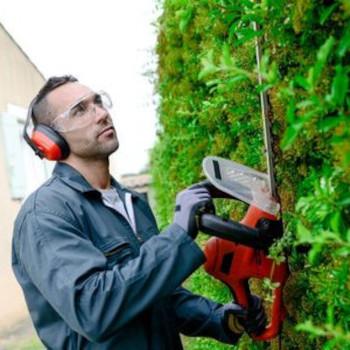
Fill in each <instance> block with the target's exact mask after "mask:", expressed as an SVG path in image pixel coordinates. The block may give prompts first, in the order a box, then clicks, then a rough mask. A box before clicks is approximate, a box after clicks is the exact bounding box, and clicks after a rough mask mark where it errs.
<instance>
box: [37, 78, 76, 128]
mask: <svg viewBox="0 0 350 350" xmlns="http://www.w3.org/2000/svg"><path fill="white" fill-rule="evenodd" d="M76 81H78V79H77V78H75V77H73V76H72V75H63V76H61V77H51V78H49V79H48V80H47V82H46V83H45V85H44V86H43V87H42V88H41V89H40V91H39V92H38V94H37V95H36V96H35V97H34V101H35V102H34V104H33V112H32V118H33V122H34V124H38V123H40V124H46V125H50V123H51V119H52V114H53V113H52V112H53V111H52V107H51V106H50V104H49V102H48V101H47V95H48V93H49V92H51V91H52V90H54V89H56V88H58V87H59V86H61V85H64V84H67V83H74V82H76Z"/></svg>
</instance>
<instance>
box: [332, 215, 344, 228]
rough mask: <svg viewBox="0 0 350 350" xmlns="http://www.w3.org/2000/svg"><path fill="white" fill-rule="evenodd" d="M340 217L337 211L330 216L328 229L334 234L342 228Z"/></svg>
mask: <svg viewBox="0 0 350 350" xmlns="http://www.w3.org/2000/svg"><path fill="white" fill-rule="evenodd" d="M342 225H343V223H342V216H341V213H340V212H339V211H337V212H335V213H333V214H332V216H331V220H330V227H331V229H332V230H333V231H334V232H340V230H341V227H342Z"/></svg>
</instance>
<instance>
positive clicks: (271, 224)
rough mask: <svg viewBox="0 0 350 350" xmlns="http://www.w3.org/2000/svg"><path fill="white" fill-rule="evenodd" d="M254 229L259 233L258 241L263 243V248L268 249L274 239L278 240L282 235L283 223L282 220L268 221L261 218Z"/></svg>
mask: <svg viewBox="0 0 350 350" xmlns="http://www.w3.org/2000/svg"><path fill="white" fill-rule="evenodd" d="M256 228H257V229H258V230H259V232H260V236H261V239H260V241H261V242H263V243H264V247H266V248H269V247H270V246H271V245H272V244H273V242H274V241H275V240H276V239H279V238H281V237H282V235H283V223H282V220H269V219H267V218H261V219H260V220H259V221H258V223H257V225H256Z"/></svg>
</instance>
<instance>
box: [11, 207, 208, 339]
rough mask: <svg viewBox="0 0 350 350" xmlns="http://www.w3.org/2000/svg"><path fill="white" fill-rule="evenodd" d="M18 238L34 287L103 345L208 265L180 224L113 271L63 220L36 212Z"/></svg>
mask: <svg viewBox="0 0 350 350" xmlns="http://www.w3.org/2000/svg"><path fill="white" fill-rule="evenodd" d="M16 231H17V232H16ZM15 232H16V233H17V237H18V239H17V240H16V243H15V246H14V247H15V253H16V255H17V257H18V258H19V260H20V262H21V264H22V266H23V268H24V269H25V270H26V271H27V273H28V274H29V276H30V278H31V279H32V281H33V283H34V284H35V285H36V287H37V288H38V289H39V291H40V292H41V293H42V295H43V296H44V297H45V298H46V299H47V301H48V302H49V303H50V304H51V305H52V307H53V308H54V309H55V310H56V311H57V312H58V313H59V314H60V316H61V317H62V318H63V319H64V320H65V322H66V323H67V324H68V325H69V326H70V327H71V328H72V329H74V330H75V331H76V332H78V333H80V334H82V335H83V336H85V337H86V338H88V339H90V340H91V341H101V340H104V339H105V338H106V337H108V336H109V335H110V334H111V333H113V332H115V331H116V330H118V329H120V328H121V327H123V326H124V325H125V324H127V323H128V322H130V321H131V320H132V319H133V318H136V317H137V316H138V315H139V314H141V313H142V312H143V311H144V310H145V309H147V308H148V307H149V306H150V305H151V304H152V303H154V302H156V301H157V300H158V298H162V297H164V296H168V295H170V294H171V293H172V292H173V291H174V290H175V289H176V288H177V287H178V286H179V285H181V283H182V282H183V281H184V280H185V279H186V278H187V277H188V276H189V275H190V274H191V273H192V272H193V271H194V270H195V269H196V268H198V266H200V265H201V264H202V263H203V262H204V255H203V253H202V251H201V250H200V249H199V247H198V246H197V244H196V243H195V242H193V241H192V239H191V238H190V237H189V236H188V235H187V234H186V232H185V231H184V230H182V228H181V227H180V226H178V225H176V224H173V225H171V226H169V228H168V229H167V230H166V231H165V232H164V233H163V234H161V235H157V236H154V237H152V238H151V239H149V240H148V241H146V242H145V243H144V244H143V245H142V247H141V249H140V254H139V256H138V257H137V258H135V259H132V260H130V261H129V262H128V263H126V264H125V265H123V266H119V265H115V266H113V268H107V260H106V257H105V256H104V254H103V253H102V252H101V251H99V250H98V249H97V248H96V247H95V246H94V245H93V244H92V243H91V242H90V241H89V240H87V239H85V238H82V234H81V232H79V229H78V228H77V227H76V225H75V224H74V223H73V222H71V221H69V220H67V218H64V217H61V216H59V215H56V214H53V213H50V212H45V211H40V212H37V211H32V212H30V213H27V215H25V217H24V219H22V221H21V222H17V223H16V225H15Z"/></svg>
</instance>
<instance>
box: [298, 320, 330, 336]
mask: <svg viewBox="0 0 350 350" xmlns="http://www.w3.org/2000/svg"><path fill="white" fill-rule="evenodd" d="M295 329H296V330H297V331H302V332H307V333H310V334H312V335H316V336H319V337H321V336H324V335H326V332H325V331H324V330H323V329H322V328H320V327H316V326H315V325H314V324H313V323H312V321H311V320H308V321H306V322H304V323H300V324H298V325H297V326H296V327H295Z"/></svg>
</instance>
